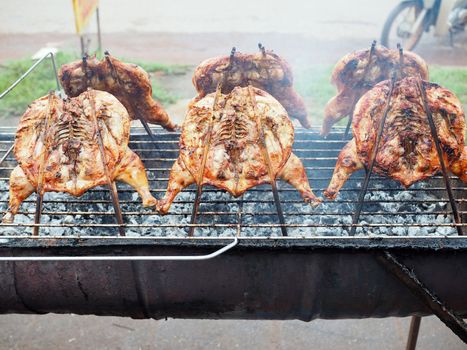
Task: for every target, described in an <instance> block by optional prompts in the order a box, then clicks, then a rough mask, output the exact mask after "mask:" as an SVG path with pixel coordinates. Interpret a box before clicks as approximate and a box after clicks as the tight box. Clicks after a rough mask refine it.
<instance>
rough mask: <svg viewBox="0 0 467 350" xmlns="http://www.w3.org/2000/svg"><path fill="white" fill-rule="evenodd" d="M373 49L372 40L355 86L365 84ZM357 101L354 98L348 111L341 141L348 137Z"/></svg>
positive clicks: (374, 44) (371, 61) (357, 97)
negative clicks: (361, 74)
mask: <svg viewBox="0 0 467 350" xmlns="http://www.w3.org/2000/svg"><path fill="white" fill-rule="evenodd" d="M375 47H376V40H373V42H372V43H371V47H370V52H369V54H368V63H367V64H366V66H365V70H364V71H363V76H362V78H361V79H360V80H359V81H358V83H357V86H358V85H361V84H363V83H365V79H366V76H367V74H368V71H369V70H370V67H371V64H372V63H373V56H374V53H375ZM359 99H360V98H359V96H355V97H354V101H353V102H352V108H351V109H350V115H349V119H348V120H347V126H346V128H345V132H344V136H343V137H342V139H343V140H345V139H347V136H348V135H349V131H350V127H351V126H352V120H353V112H354V109H355V105H356V104H357V102H358V100H359Z"/></svg>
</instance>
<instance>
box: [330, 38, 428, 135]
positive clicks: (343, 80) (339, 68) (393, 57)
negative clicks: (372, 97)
mask: <svg viewBox="0 0 467 350" xmlns="http://www.w3.org/2000/svg"><path fill="white" fill-rule="evenodd" d="M369 61H370V65H368V62H369ZM399 62H400V56H399V51H398V50H390V49H387V48H385V47H384V46H377V47H375V49H374V52H373V54H372V55H371V59H370V49H367V50H360V51H355V52H353V53H351V54H348V55H346V56H344V57H343V58H341V59H340V60H339V62H337V64H336V66H335V67H334V70H333V72H332V77H331V83H332V84H334V85H335V86H336V88H337V95H336V96H334V97H333V98H331V99H330V100H329V102H328V103H327V104H326V107H325V109H324V122H323V126H322V128H321V135H323V136H326V135H328V134H329V132H330V131H331V127H332V126H333V125H334V124H335V123H337V122H338V121H339V120H341V119H343V118H345V117H347V116H349V115H351V114H352V108H353V106H354V104H355V103H356V102H357V101H358V99H359V98H360V97H361V96H362V95H363V94H364V93H365V92H367V91H368V90H370V89H371V88H372V87H373V86H375V85H376V84H377V83H379V82H380V81H383V80H386V79H389V78H391V74H392V72H393V71H394V70H395V69H398V68H399ZM402 76H416V77H419V76H421V78H422V79H424V80H428V67H427V65H426V63H425V61H423V59H422V58H421V57H420V56H418V55H416V54H414V53H412V52H404V54H403V71H402Z"/></svg>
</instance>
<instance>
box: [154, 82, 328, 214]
mask: <svg viewBox="0 0 467 350" xmlns="http://www.w3.org/2000/svg"><path fill="white" fill-rule="evenodd" d="M216 96H217V98H216ZM216 100H217V101H216ZM215 101H216V102H215ZM213 108H214V109H213ZM210 135H211V136H210ZM293 140H294V129H293V126H292V123H291V122H290V120H289V118H288V116H287V112H286V111H285V109H284V108H283V107H282V106H281V104H280V103H279V102H278V101H277V100H276V99H274V98H273V97H272V96H271V95H269V94H268V93H266V92H265V91H262V90H260V89H256V88H254V87H252V86H248V87H244V88H242V87H236V88H234V89H233V90H232V91H231V92H230V93H229V94H221V93H220V91H218V92H217V93H212V94H208V95H207V96H205V97H204V98H202V99H201V100H194V101H193V103H192V104H191V105H190V108H189V110H188V113H187V116H186V118H185V121H184V123H183V126H182V134H181V137H180V155H179V157H178V159H177V161H176V162H175V164H174V165H173V167H172V170H171V172H170V178H169V183H168V188H167V192H166V194H165V196H164V198H163V199H162V200H160V201H159V204H158V210H159V212H160V213H163V214H165V213H167V212H168V210H169V208H170V205H171V204H172V201H173V200H174V198H175V196H176V195H177V194H178V193H179V192H180V191H181V190H182V189H183V188H185V187H187V186H189V185H190V184H192V183H197V184H198V185H212V186H216V187H218V188H222V189H224V190H226V191H228V192H229V193H231V194H232V195H233V196H235V197H237V196H240V195H242V194H243V193H244V192H245V191H246V190H248V189H249V188H251V187H253V186H256V185H260V184H263V183H270V182H271V180H274V181H275V180H276V178H281V179H283V180H285V181H287V182H288V183H290V184H291V185H292V186H294V187H295V188H296V189H297V190H298V191H299V192H300V194H301V195H302V197H303V199H304V201H305V202H309V203H311V204H313V205H316V204H318V203H319V202H320V200H319V199H318V198H317V197H315V195H314V194H313V192H312V190H311V188H310V185H309V184H308V179H307V176H306V173H305V169H304V167H303V164H302V162H301V161H300V160H299V159H298V158H297V156H295V155H294V154H293V153H292V144H293ZM203 165H204V166H203Z"/></svg>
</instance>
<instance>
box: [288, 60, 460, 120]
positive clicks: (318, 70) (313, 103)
mask: <svg viewBox="0 0 467 350" xmlns="http://www.w3.org/2000/svg"><path fill="white" fill-rule="evenodd" d="M332 69H333V66H331V65H314V66H311V67H308V68H302V69H297V70H296V71H295V72H294V77H295V86H296V89H297V91H298V92H299V93H300V94H301V95H302V96H303V98H304V99H305V103H306V105H307V108H308V112H309V115H310V118H311V122H312V124H313V125H321V123H322V121H323V111H324V106H325V105H326V103H327V101H328V100H329V99H330V98H331V97H332V96H334V95H335V94H336V89H335V87H334V86H333V85H331V82H330V77H331V71H332ZM430 81H432V82H435V83H438V84H440V85H441V86H443V87H445V88H447V89H449V90H451V91H452V92H454V94H456V96H457V97H458V98H459V100H460V101H461V102H462V103H463V105H464V110H467V68H462V67H443V66H430ZM346 124H347V118H345V119H344V120H341V121H340V122H339V123H338V125H346Z"/></svg>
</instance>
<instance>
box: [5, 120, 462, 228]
mask: <svg viewBox="0 0 467 350" xmlns="http://www.w3.org/2000/svg"><path fill="white" fill-rule="evenodd" d="M153 132H154V135H155V138H156V140H155V141H150V139H149V136H148V135H147V134H146V132H145V131H144V129H142V128H132V137H131V142H130V147H131V148H132V149H133V150H134V151H135V152H136V153H137V154H138V155H139V156H140V157H141V158H142V160H143V162H144V164H145V166H146V170H147V172H148V177H149V180H150V185H151V188H152V192H153V193H154V195H155V196H156V197H157V198H161V197H162V195H163V194H164V192H165V189H166V186H167V180H168V176H169V172H170V167H171V166H172V163H173V162H174V160H175V159H176V157H177V156H178V138H179V134H178V133H169V132H166V131H164V130H162V129H161V128H153ZM14 133H15V130H14V129H12V128H1V129H0V159H2V158H3V157H5V155H6V154H7V152H8V150H9V149H10V148H11V146H12V144H13V140H14ZM342 136H343V130H341V129H336V132H335V133H333V134H332V135H330V136H329V138H328V139H327V140H323V139H322V138H321V137H320V136H319V135H318V132H317V130H316V129H312V130H304V129H297V130H296V135H295V144H294V152H295V154H297V156H298V157H299V158H300V159H301V160H302V161H303V163H304V165H305V168H306V170H307V174H308V178H309V180H310V184H311V186H312V188H313V190H314V192H315V193H316V194H317V195H319V196H322V191H323V190H324V189H325V188H326V186H327V184H328V182H329V180H330V178H331V175H332V172H333V170H334V165H335V162H336V159H337V156H338V154H339V152H340V150H341V149H342V147H343V146H344V145H345V143H346V142H347V141H342ZM16 164H17V163H16V161H15V159H14V155H13V153H12V152H11V153H10V154H8V155H7V156H6V158H5V159H4V161H3V162H2V163H1V164H0V210H1V211H2V213H3V212H5V210H6V207H7V205H8V189H9V175H10V172H11V171H12V169H13V168H14V166H16ZM363 179H364V172H359V173H355V174H354V175H353V176H352V177H351V178H350V179H349V180H348V181H347V183H346V184H345V186H344V188H343V189H342V190H341V192H340V195H339V196H338V199H337V200H335V201H325V202H324V203H323V204H321V205H320V206H318V207H316V208H312V207H311V206H309V205H307V204H305V203H303V202H302V199H301V197H300V195H299V194H298V192H297V191H296V190H295V189H294V188H292V187H291V186H289V185H288V184H286V183H285V182H283V181H278V190H279V196H280V199H281V204H282V208H283V211H284V216H285V226H286V227H287V231H288V234H289V235H290V236H293V237H314V236H347V235H348V234H349V231H350V226H351V222H352V215H353V214H354V210H355V207H356V204H357V203H358V195H359V193H360V190H361V187H360V186H361V183H362V182H363ZM451 181H452V184H453V190H454V195H455V197H456V198H457V199H456V202H457V204H458V207H459V209H460V214H461V216H463V217H464V216H465V214H467V211H466V205H465V203H466V199H464V198H465V189H466V187H465V185H464V184H463V183H462V182H461V181H460V180H458V179H457V178H456V177H451ZM443 185H444V184H443V182H442V176H434V177H433V178H432V179H430V180H428V181H425V182H420V183H418V184H415V185H414V186H412V187H411V188H409V189H407V190H405V189H403V188H402V187H401V186H400V185H399V184H398V183H396V182H394V181H392V180H388V179H384V178H382V177H380V176H378V175H374V176H372V179H371V181H370V184H369V187H368V192H367V196H366V200H365V206H364V210H363V211H362V213H361V219H360V223H359V224H358V225H356V226H357V230H356V232H357V236H362V235H364V236H368V235H370V236H373V235H390V236H405V235H410V236H414V235H416V236H426V235H456V229H455V226H456V224H454V223H453V221H452V218H451V212H450V208H449V200H448V197H447V194H446V189H445V187H444V186H443ZM118 193H119V198H120V204H121V208H122V214H123V219H124V227H125V231H126V235H127V236H128V237H135V236H164V237H165V236H170V237H172V236H179V237H186V236H187V235H188V231H189V228H190V227H191V226H194V227H196V229H195V231H194V235H195V236H196V237H217V236H219V237H227V236H233V235H236V234H237V235H239V236H242V237H253V236H260V237H278V236H281V229H280V228H281V225H280V224H279V219H278V217H277V212H276V208H275V205H274V199H273V195H272V192H271V186H270V185H268V184H266V185H262V186H258V187H255V188H253V189H250V190H249V191H247V192H246V193H245V194H244V195H243V196H242V197H241V198H234V197H232V196H231V195H230V194H228V193H226V192H224V191H221V190H218V189H216V188H214V187H209V186H206V187H205V188H204V189H203V194H202V198H201V204H200V207H199V217H198V220H197V223H196V224H190V223H189V222H190V216H191V210H192V207H193V203H194V198H195V193H196V187H195V186H191V187H189V188H187V189H185V190H184V191H183V192H182V193H180V194H179V195H178V197H177V198H176V199H175V201H174V203H173V205H172V207H171V210H170V213H169V214H168V215H166V216H160V215H158V214H155V213H154V212H153V211H151V210H150V209H144V208H142V206H141V204H140V203H141V202H140V199H139V197H137V194H136V192H135V191H133V189H131V188H130V187H128V186H127V185H124V184H121V183H118ZM35 200H36V198H35V195H32V196H31V197H30V198H29V199H28V200H26V201H25V202H24V203H23V205H22V206H21V208H20V212H19V213H18V215H17V217H16V219H15V222H14V223H13V224H2V226H3V227H2V229H1V231H2V234H3V235H24V234H31V233H32V229H33V227H34V226H36V225H35V224H34V213H35ZM115 222H116V221H115V214H114V210H113V207H112V202H111V198H110V195H109V192H108V190H107V189H106V188H104V187H98V188H95V189H92V190H90V191H88V192H87V193H86V194H85V195H83V196H82V197H81V198H75V197H72V196H70V195H66V194H62V193H50V192H48V193H46V194H45V195H44V204H43V214H42V221H41V224H39V225H38V226H39V227H40V235H50V236H77V235H80V236H116V235H118V227H119V225H118V224H116V223H115ZM459 225H460V226H462V227H463V226H465V225H466V224H464V223H462V224H459Z"/></svg>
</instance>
